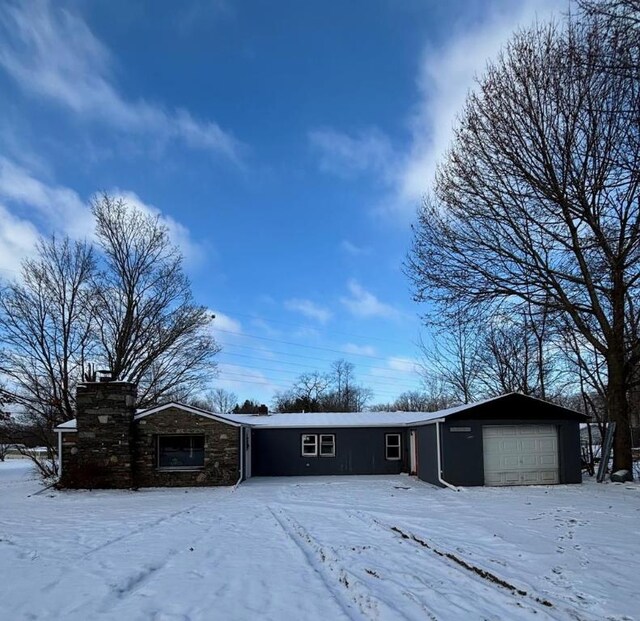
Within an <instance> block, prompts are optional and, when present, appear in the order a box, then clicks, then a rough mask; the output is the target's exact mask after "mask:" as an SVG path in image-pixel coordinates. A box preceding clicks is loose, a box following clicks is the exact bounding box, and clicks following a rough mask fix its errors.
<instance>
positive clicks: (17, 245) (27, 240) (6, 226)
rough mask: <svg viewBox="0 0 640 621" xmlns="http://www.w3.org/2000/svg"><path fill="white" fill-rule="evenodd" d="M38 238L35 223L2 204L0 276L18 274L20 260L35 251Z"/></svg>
mask: <svg viewBox="0 0 640 621" xmlns="http://www.w3.org/2000/svg"><path fill="white" fill-rule="evenodd" d="M37 239H38V231H37V229H36V228H35V226H33V224H31V223H30V222H29V221H27V220H21V219H20V218H18V217H16V216H14V215H13V214H12V213H11V212H10V211H8V210H7V209H6V208H5V207H3V206H2V205H0V276H2V277H5V278H13V277H15V276H17V275H18V273H19V271H20V262H21V261H22V260H23V259H25V258H27V257H28V256H29V255H31V254H32V253H33V250H34V248H35V244H36V241H37Z"/></svg>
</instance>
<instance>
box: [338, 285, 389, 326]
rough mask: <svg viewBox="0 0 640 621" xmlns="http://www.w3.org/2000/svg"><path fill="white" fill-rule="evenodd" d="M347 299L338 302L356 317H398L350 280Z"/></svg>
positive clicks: (385, 305)
mask: <svg viewBox="0 0 640 621" xmlns="http://www.w3.org/2000/svg"><path fill="white" fill-rule="evenodd" d="M347 288H348V289H349V297H342V298H340V301H341V302H342V304H344V306H346V308H347V309H348V310H349V311H350V312H351V313H352V314H353V315H355V316H356V317H364V318H369V317H383V318H394V317H398V315H399V313H398V311H397V310H396V309H395V308H393V306H390V305H389V304H385V303H384V302H381V301H380V300H378V298H377V297H376V296H375V295H373V293H371V292H369V291H367V290H366V289H365V288H364V287H363V286H362V285H361V284H360V283H358V282H357V281H355V280H350V281H349V282H348V283H347Z"/></svg>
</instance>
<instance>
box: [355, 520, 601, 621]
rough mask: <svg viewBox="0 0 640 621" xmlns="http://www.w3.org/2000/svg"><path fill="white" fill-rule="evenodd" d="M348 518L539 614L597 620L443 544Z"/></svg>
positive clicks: (382, 525) (389, 525)
mask: <svg viewBox="0 0 640 621" xmlns="http://www.w3.org/2000/svg"><path fill="white" fill-rule="evenodd" d="M349 515H351V516H352V517H355V518H357V519H359V520H361V521H362V522H363V523H365V524H368V525H372V526H375V527H377V528H379V529H380V530H382V531H385V532H389V531H390V532H394V533H396V534H397V535H399V536H400V541H403V542H407V543H408V544H409V545H412V546H414V545H418V546H420V547H421V548H423V549H426V550H428V551H429V552H431V553H432V555H433V558H436V559H438V560H439V561H441V562H442V563H444V564H446V565H447V567H451V568H454V569H458V570H459V571H460V572H462V573H463V574H464V575H465V576H466V577H477V578H480V579H481V580H482V581H483V582H485V583H486V584H489V585H492V586H495V588H496V589H498V590H500V591H501V592H505V593H509V594H511V595H512V596H513V597H514V598H516V599H518V598H526V599H527V600H532V601H528V604H529V605H530V606H532V608H533V609H534V610H537V611H538V612H540V613H544V614H545V615H547V616H550V617H551V618H557V617H556V614H555V613H554V612H553V610H552V609H555V610H556V611H557V612H562V613H564V614H563V615H562V618H564V617H565V614H569V615H570V616H571V617H573V618H574V619H576V621H597V619H596V618H595V617H593V616H591V615H588V616H582V615H584V614H585V613H584V612H583V611H576V610H574V609H572V608H564V609H561V608H560V607H559V606H558V605H557V604H553V603H552V602H550V601H549V600H548V599H547V598H544V597H540V596H537V595H535V594H533V593H530V592H527V591H525V590H524V589H521V588H519V587H516V586H515V585H513V584H511V583H510V582H508V581H507V580H505V579H504V578H502V577H500V576H497V575H496V574H494V573H492V572H490V571H488V570H486V569H483V568H481V567H478V566H476V565H474V564H473V563H471V562H469V561H467V560H465V559H463V558H461V557H460V556H459V555H457V554H454V553H453V552H450V551H449V550H447V549H446V548H443V547H442V546H441V545H440V544H438V547H435V546H434V545H433V544H432V543H431V542H429V541H427V540H425V539H424V538H421V537H418V536H416V535H415V534H414V533H412V532H411V531H410V530H408V529H406V528H404V527H403V528H402V529H401V528H399V527H397V526H394V525H391V524H387V523H385V522H382V521H380V520H379V519H377V518H375V517H373V516H371V515H368V514H366V513H365V512H361V511H351V512H349ZM587 614H588V613H587Z"/></svg>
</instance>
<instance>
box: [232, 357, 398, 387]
mask: <svg viewBox="0 0 640 621" xmlns="http://www.w3.org/2000/svg"><path fill="white" fill-rule="evenodd" d="M223 364H224V363H223ZM232 364H233V363H232ZM233 366H234V368H239V369H257V370H259V371H271V372H273V373H293V374H295V371H293V370H289V369H273V368H270V367H263V366H254V365H250V364H245V365H243V364H234V365H233ZM280 379H283V378H280ZM287 379H288V378H287ZM292 379H293V380H295V377H294V378H292ZM384 379H389V380H391V382H384V381H383V382H381V381H379V380H384ZM375 380H376V384H379V385H382V386H398V385H399V382H398V381H397V379H396V378H393V377H385V376H383V375H376V376H375ZM406 387H407V388H410V387H411V385H410V384H406Z"/></svg>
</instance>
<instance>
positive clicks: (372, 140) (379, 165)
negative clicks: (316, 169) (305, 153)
mask: <svg viewBox="0 0 640 621" xmlns="http://www.w3.org/2000/svg"><path fill="white" fill-rule="evenodd" d="M308 138H309V142H310V144H311V147H312V148H313V149H314V150H315V151H316V152H317V153H318V155H319V158H320V168H321V169H322V170H325V171H327V172H330V173H333V174H336V175H338V176H341V177H352V176H355V175H356V174H360V173H363V172H371V171H373V172H376V173H379V174H381V175H382V176H384V177H388V175H389V166H390V162H392V161H393V159H394V158H393V157H392V156H393V149H392V147H391V143H390V141H389V139H388V138H387V136H385V135H384V134H383V133H382V132H381V131H380V130H378V129H376V128H369V129H367V130H363V131H360V132H358V133H356V134H355V135H354V136H350V135H348V134H345V133H343V132H339V131H336V130H334V129H330V128H323V129H316V130H313V131H311V132H309V136H308Z"/></svg>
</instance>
